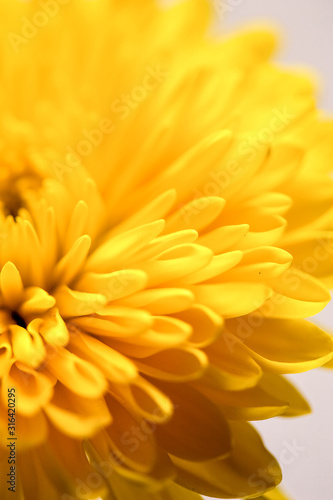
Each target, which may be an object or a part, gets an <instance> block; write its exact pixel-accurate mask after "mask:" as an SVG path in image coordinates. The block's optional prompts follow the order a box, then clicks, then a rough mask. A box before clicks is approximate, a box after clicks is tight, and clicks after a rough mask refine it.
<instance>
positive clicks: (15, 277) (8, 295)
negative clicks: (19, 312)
mask: <svg viewBox="0 0 333 500" xmlns="http://www.w3.org/2000/svg"><path fill="white" fill-rule="evenodd" d="M0 286H1V295H2V297H3V300H4V302H5V304H6V306H7V307H8V308H9V309H13V310H14V309H15V308H16V307H17V305H18V304H19V303H20V301H21V296H22V293H23V283H22V278H21V275H20V273H19V271H18V270H17V268H16V266H14V264H13V263H12V262H10V261H8V262H6V264H5V265H4V266H3V268H2V270H1V275H0Z"/></svg>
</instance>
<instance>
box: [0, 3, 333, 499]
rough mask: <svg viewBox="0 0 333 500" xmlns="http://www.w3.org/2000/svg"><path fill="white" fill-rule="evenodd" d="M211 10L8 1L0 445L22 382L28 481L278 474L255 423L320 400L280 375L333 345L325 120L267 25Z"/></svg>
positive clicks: (151, 488)
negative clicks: (219, 23)
mask: <svg viewBox="0 0 333 500" xmlns="http://www.w3.org/2000/svg"><path fill="white" fill-rule="evenodd" d="M209 19H210V8H209V4H208V3H207V2H205V1H201V0H200V1H199V0H191V1H187V2H184V3H181V4H180V5H177V6H174V7H172V8H169V9H161V8H159V7H158V5H157V4H156V3H155V2H154V1H150V0H146V1H144V2H141V3H140V4H139V3H138V2H134V0H133V1H130V0H126V1H122V2H120V0H119V1H118V0H117V1H116V0H114V1H106V0H95V1H88V0H72V1H71V2H64V1H61V2H60V0H53V1H51V0H50V1H49V2H46V1H45V2H44V3H43V5H42V3H41V2H40V3H37V2H33V1H28V2H20V1H18V0H15V1H13V0H11V4H10V7H8V8H7V9H6V13H5V16H4V18H3V19H2V21H1V23H2V27H1V30H2V32H3V33H5V34H6V36H7V39H8V44H7V47H4V49H3V61H2V63H1V69H2V80H1V84H0V99H1V105H2V114H1V119H0V128H1V131H2V141H1V143H0V155H1V164H0V165H1V166H0V183H1V184H0V194H1V207H0V208H1V213H0V235H1V241H0V245H1V247H0V269H1V274H0V328H1V330H0V356H1V365H0V366H1V390H2V399H1V406H0V432H1V448H0V459H1V461H3V462H4V463H5V462H6V461H7V450H6V438H7V437H8V429H9V428H8V414H7V403H8V390H9V389H11V388H15V391H16V395H17V405H16V413H15V418H14V420H15V425H14V424H13V426H14V431H13V430H12V432H15V436H16V437H17V439H18V443H19V448H18V455H17V463H18V468H17V491H19V494H20V495H21V498H23V499H25V500H30V499H40V500H42V499H44V498H45V497H46V496H47V497H48V498H50V499H54V500H56V499H61V500H66V499H67V500H68V498H73V497H74V498H91V499H93V498H97V497H99V496H100V497H101V498H103V500H104V499H108V498H112V499H113V500H115V499H116V500H123V499H127V498H142V499H143V498H144V499H148V500H150V499H151V500H153V499H158V498H159V499H162V498H163V499H170V500H171V499H177V498H182V499H188V500H190V499H193V500H195V499H196V498H199V496H198V494H206V495H210V496H218V497H220V498H234V497H248V498H254V497H257V496H259V495H262V494H265V492H266V491H269V490H271V489H272V488H274V487H275V486H276V485H277V484H278V483H279V482H280V480H281V473H280V469H279V466H278V463H277V462H276V460H275V459H274V458H273V457H272V456H271V455H270V454H269V452H267V450H266V449H265V448H264V446H263V444H262V442H261V440H260V437H259V436H258V434H257V433H256V431H255V430H254V429H253V427H252V426H251V425H250V424H249V422H248V421H251V420H258V419H265V418H270V417H273V416H276V415H288V416H296V415H301V414H304V413H307V412H308V411H309V406H308V405H307V403H306V402H305V401H304V399H303V398H302V396H301V395H300V394H299V393H298V392H297V391H296V389H295V388H294V387H293V386H292V385H291V384H290V383H289V382H287V380H286V379H284V378H283V377H282V374H284V373H296V372H301V371H305V370H308V369H311V368H314V367H317V366H320V365H322V364H324V363H326V362H327V361H328V360H330V359H331V357H332V341H331V338H330V336H329V335H328V334H326V333H325V332H324V331H322V330H321V329H319V328H318V327H317V326H315V325H313V324H312V323H310V322H308V321H306V320H305V319H304V318H306V317H309V316H312V315H314V314H316V313H317V312H319V311H320V310H321V309H323V307H325V305H326V304H327V303H328V302H329V300H330V295H329V292H328V289H327V285H330V284H331V283H332V275H333V272H332V262H331V258H330V256H331V253H332V252H331V241H332V235H333V233H332V211H331V205H332V199H333V182H332V180H331V178H330V177H329V168H330V163H329V157H330V155H331V154H332V151H331V149H332V146H331V144H332V141H331V139H332V124H331V123H330V122H328V121H325V120H324V119H322V118H320V117H319V113H318V111H316V109H315V106H314V103H313V102H314V101H313V89H312V84H311V81H310V80H309V78H308V77H307V76H304V75H300V74H297V73H292V72H287V71H284V70H282V69H280V68H277V67H276V66H275V65H273V64H272V63H271V62H270V61H269V56H270V54H271V52H272V49H273V47H274V39H273V36H272V35H271V34H270V33H267V32H265V31H263V30H261V31H245V32H243V33H240V34H238V35H235V36H233V37H229V38H224V39H222V40H221V41H216V40H212V39H211V38H210V37H209V36H208V35H207V34H206V32H207V26H208V21H209ZM43 23H45V26H44V25H43V26H41V25H42V24H43ZM23 79H24V82H25V84H24V85H23V84H22V81H23ZM5 96H6V99H5ZM11 415H12V413H11ZM11 418H13V417H11ZM12 435H13V434H12ZM258 477H259V480H258ZM184 487H185V488H186V489H187V490H186V489H184ZM1 488H2V489H1ZM0 491H1V492H2V495H3V497H4V498H6V497H5V495H6V494H7V485H6V483H5V482H2V483H1V485H0ZM194 492H197V493H198V494H197V493H194ZM270 495H273V496H270ZM274 495H275V496H276V498H279V495H280V494H279V493H273V494H271V493H268V496H267V498H272V499H273V498H275V497H274ZM265 498H266V497H265Z"/></svg>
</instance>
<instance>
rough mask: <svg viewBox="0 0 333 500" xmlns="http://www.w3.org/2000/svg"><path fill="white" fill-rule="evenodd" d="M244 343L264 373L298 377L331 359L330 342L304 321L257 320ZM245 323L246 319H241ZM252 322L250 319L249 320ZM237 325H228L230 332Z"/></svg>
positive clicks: (319, 330)
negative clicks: (288, 374) (294, 374)
mask: <svg viewBox="0 0 333 500" xmlns="http://www.w3.org/2000/svg"><path fill="white" fill-rule="evenodd" d="M259 319H260V320H261V321H260V322H258V323H256V325H257V326H255V327H252V328H251V327H250V330H249V331H250V334H249V335H248V336H247V337H246V338H245V339H244V343H245V345H246V346H247V347H248V348H249V353H250V354H251V356H252V357H253V358H254V359H255V360H256V361H257V363H258V364H259V365H261V366H262V367H263V368H264V369H265V370H266V371H269V372H273V373H274V372H275V373H298V372H302V371H306V370H310V369H311V368H316V367H317V366H321V365H323V364H324V363H325V362H326V361H328V360H329V359H331V357H332V354H333V342H332V340H331V337H330V336H329V335H328V334H327V333H325V332H324V331H323V330H321V329H320V328H319V327H318V326H316V325H314V324H312V323H310V322H309V321H306V320H292V319H289V320H284V319H273V318H263V317H262V318H259ZM244 320H245V321H246V319H245V318H244ZM248 321H251V318H249V319H248ZM236 325H237V323H236V322H235V321H234V322H233V323H232V322H230V325H229V326H230V328H232V329H233V330H234V329H235V328H236V330H237V326H236Z"/></svg>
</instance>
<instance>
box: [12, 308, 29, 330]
mask: <svg viewBox="0 0 333 500" xmlns="http://www.w3.org/2000/svg"><path fill="white" fill-rule="evenodd" d="M11 317H12V320H13V321H15V323H16V324H17V325H18V326H22V328H27V324H26V322H25V320H24V318H22V316H21V315H20V314H19V313H18V312H16V311H12V313H11Z"/></svg>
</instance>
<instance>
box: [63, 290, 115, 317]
mask: <svg viewBox="0 0 333 500" xmlns="http://www.w3.org/2000/svg"><path fill="white" fill-rule="evenodd" d="M53 295H54V297H55V299H56V303H57V307H58V309H59V312H60V314H61V316H62V317H63V318H69V317H75V316H84V315H86V314H91V313H94V312H97V311H98V310H99V309H101V307H103V306H104V305H105V304H106V303H107V298H106V297H105V295H102V294H98V293H85V292H78V291H76V290H71V289H70V288H68V287H67V286H66V285H62V286H59V287H58V288H57V289H56V290H55V292H54V294H53Z"/></svg>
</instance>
